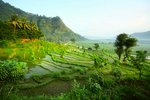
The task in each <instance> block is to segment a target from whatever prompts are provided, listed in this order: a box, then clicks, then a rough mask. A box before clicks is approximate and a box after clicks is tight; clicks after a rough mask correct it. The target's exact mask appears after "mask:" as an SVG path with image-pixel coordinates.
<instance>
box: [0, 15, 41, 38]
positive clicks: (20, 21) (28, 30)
mask: <svg viewBox="0 0 150 100" xmlns="http://www.w3.org/2000/svg"><path fill="white" fill-rule="evenodd" d="M42 36H43V34H42V32H41V31H40V30H39V29H38V27H37V26H36V24H35V23H33V22H28V21H27V19H26V17H21V18H19V17H18V15H16V14H14V15H12V16H11V18H10V20H8V21H5V22H4V21H0V39H1V40H15V39H19V38H21V39H35V38H38V39H39V38H40V37H42Z"/></svg>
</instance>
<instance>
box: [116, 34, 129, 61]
mask: <svg viewBox="0 0 150 100" xmlns="http://www.w3.org/2000/svg"><path fill="white" fill-rule="evenodd" d="M127 38H128V35H127V34H126V33H122V34H119V35H118V36H117V38H116V41H115V44H114V46H115V47H116V49H115V52H116V54H117V55H118V57H119V60H120V59H121V56H122V54H123V52H124V44H125V41H126V39H127Z"/></svg>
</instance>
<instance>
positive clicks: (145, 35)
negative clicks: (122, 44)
mask: <svg viewBox="0 0 150 100" xmlns="http://www.w3.org/2000/svg"><path fill="white" fill-rule="evenodd" d="M131 36H133V37H135V38H138V39H139V40H150V31H147V32H137V33H133V34H131Z"/></svg>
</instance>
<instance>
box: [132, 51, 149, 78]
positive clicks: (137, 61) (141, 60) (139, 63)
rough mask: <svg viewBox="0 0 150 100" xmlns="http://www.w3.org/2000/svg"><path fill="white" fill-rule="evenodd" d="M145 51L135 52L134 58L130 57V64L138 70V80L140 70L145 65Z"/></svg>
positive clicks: (140, 73)
mask: <svg viewBox="0 0 150 100" xmlns="http://www.w3.org/2000/svg"><path fill="white" fill-rule="evenodd" d="M146 54H147V51H136V57H132V59H131V62H132V64H133V65H134V66H136V68H137V69H138V70H139V78H141V76H142V68H143V67H144V64H145V58H146Z"/></svg>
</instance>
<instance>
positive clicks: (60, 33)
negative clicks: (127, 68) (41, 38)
mask: <svg viewBox="0 0 150 100" xmlns="http://www.w3.org/2000/svg"><path fill="white" fill-rule="evenodd" d="M13 14H18V15H19V16H20V17H23V16H25V17H26V18H27V20H28V21H30V22H34V23H35V24H36V25H37V26H38V28H39V29H40V30H41V31H42V32H43V33H44V35H45V37H46V39H47V40H49V41H57V42H58V41H69V40H70V39H72V38H74V39H76V40H86V38H84V37H83V36H81V35H79V34H77V33H75V32H73V31H72V30H71V29H70V28H68V27H67V26H66V25H65V24H64V23H63V21H62V20H61V18H60V17H59V16H56V17H46V16H39V15H36V14H32V13H28V12H25V11H23V10H21V9H19V8H16V7H14V6H12V5H10V4H9V3H5V2H3V1H2V0H0V20H8V19H10V18H11V15H13Z"/></svg>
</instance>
